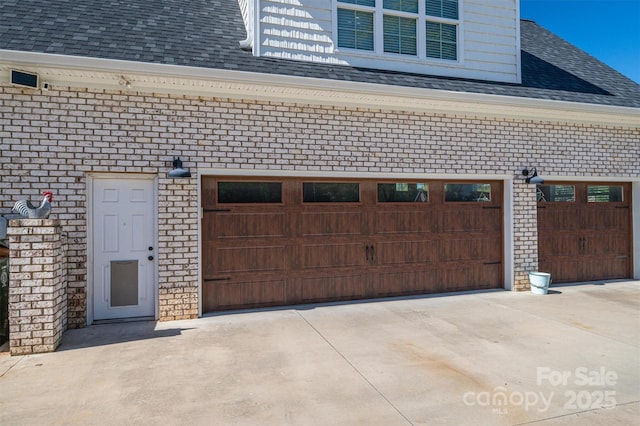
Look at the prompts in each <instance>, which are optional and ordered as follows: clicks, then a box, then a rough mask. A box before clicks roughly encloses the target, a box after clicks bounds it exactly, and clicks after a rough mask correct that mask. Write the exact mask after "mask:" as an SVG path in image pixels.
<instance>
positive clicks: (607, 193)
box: [587, 185, 623, 203]
mask: <svg viewBox="0 0 640 426" xmlns="http://www.w3.org/2000/svg"><path fill="white" fill-rule="evenodd" d="M587 201H588V202H590V203H621V202H622V201H623V198H622V186H619V185H613V186H610V185H588V186H587Z"/></svg>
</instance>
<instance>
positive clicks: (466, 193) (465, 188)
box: [444, 183, 491, 202]
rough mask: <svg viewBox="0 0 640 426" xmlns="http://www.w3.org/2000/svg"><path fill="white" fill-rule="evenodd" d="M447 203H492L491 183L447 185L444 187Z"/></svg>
mask: <svg viewBox="0 0 640 426" xmlns="http://www.w3.org/2000/svg"><path fill="white" fill-rule="evenodd" d="M444 200H445V201H473V202H487V201H491V184H490V183H447V184H445V185H444Z"/></svg>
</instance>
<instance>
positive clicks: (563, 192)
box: [536, 185, 576, 203]
mask: <svg viewBox="0 0 640 426" xmlns="http://www.w3.org/2000/svg"><path fill="white" fill-rule="evenodd" d="M536 197H537V199H538V202H545V201H547V202H551V203H573V202H575V201H576V187H575V186H573V185H537V186H536Z"/></svg>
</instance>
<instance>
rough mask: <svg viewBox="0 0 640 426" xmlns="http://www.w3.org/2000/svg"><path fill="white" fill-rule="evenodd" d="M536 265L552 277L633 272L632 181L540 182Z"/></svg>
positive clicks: (555, 279) (608, 276)
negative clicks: (627, 182) (537, 259)
mask: <svg viewBox="0 0 640 426" xmlns="http://www.w3.org/2000/svg"><path fill="white" fill-rule="evenodd" d="M537 192H538V256H539V269H540V270H541V271H545V272H550V273H551V278H552V280H553V282H557V283H562V282H576V281H588V280H604V279H617V278H631V276H632V255H631V253H632V252H631V250H632V247H631V185H630V184H626V183H586V182H577V183H550V184H545V185H538V187H537Z"/></svg>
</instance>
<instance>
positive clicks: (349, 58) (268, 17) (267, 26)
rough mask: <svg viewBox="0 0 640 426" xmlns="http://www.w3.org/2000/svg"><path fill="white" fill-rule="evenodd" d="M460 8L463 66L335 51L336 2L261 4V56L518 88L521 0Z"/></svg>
mask: <svg viewBox="0 0 640 426" xmlns="http://www.w3.org/2000/svg"><path fill="white" fill-rule="evenodd" d="M239 1H240V2H243V1H246V0H239ZM460 2H461V3H460V4H461V8H460V11H461V13H460V18H461V26H460V30H461V31H460V43H459V47H458V48H459V59H460V60H459V61H458V62H448V61H438V60H427V59H418V58H412V57H408V56H400V55H384V56H380V55H375V54H372V53H368V52H362V53H360V52H353V51H352V52H349V51H346V52H345V51H344V49H342V50H336V45H335V41H336V35H335V34H334V31H335V23H334V22H333V19H335V13H334V10H333V9H334V8H335V4H336V3H335V0H264V1H261V2H260V10H259V13H260V16H259V21H260V29H259V34H260V35H259V49H258V51H257V53H258V54H259V55H261V56H270V57H278V58H285V59H295V60H301V61H311V62H322V63H329V64H342V65H351V66H356V67H368V68H378V69H387V70H393V71H406V72H413V73H421V74H432V75H440V76H449V77H460V78H473V79H481V80H492V81H504V82H513V83H515V82H518V79H519V74H520V73H519V69H518V67H519V63H520V61H519V58H520V51H519V47H520V44H519V40H518V36H519V19H520V17H519V16H518V15H519V9H518V0H488V1H481V0H460Z"/></svg>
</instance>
